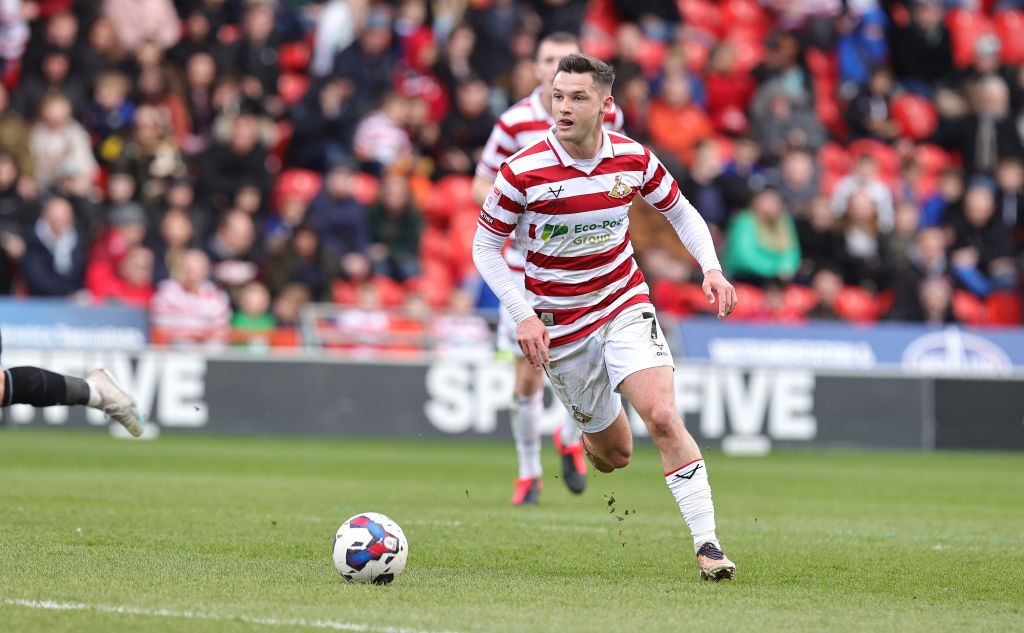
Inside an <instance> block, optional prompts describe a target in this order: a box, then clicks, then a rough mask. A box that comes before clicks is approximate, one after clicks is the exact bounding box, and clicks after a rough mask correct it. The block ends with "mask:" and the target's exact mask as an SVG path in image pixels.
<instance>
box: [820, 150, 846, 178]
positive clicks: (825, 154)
mask: <svg viewBox="0 0 1024 633" xmlns="http://www.w3.org/2000/svg"><path fill="white" fill-rule="evenodd" d="M818 165H820V166H821V168H822V169H824V170H825V171H834V172H838V173H841V174H846V173H849V171H850V170H851V169H853V159H852V158H850V153H849V152H847V151H846V148H845V147H843V146H842V145H840V144H838V143H826V144H824V145H822V147H821V149H820V150H818Z"/></svg>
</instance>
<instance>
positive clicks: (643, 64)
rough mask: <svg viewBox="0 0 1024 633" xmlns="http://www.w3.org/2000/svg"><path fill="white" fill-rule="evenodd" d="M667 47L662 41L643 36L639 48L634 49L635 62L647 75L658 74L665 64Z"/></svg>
mask: <svg viewBox="0 0 1024 633" xmlns="http://www.w3.org/2000/svg"><path fill="white" fill-rule="evenodd" d="M667 53H668V48H667V47H666V46H665V43H664V42H657V41H655V40H652V39H650V38H644V39H643V42H642V44H641V45H640V47H639V50H637V51H636V62H637V64H639V65H640V68H641V69H642V70H643V71H644V74H645V75H647V76H648V77H653V76H655V75H657V74H658V72H659V71H660V70H662V68H663V67H664V65H665V55H666V54H667Z"/></svg>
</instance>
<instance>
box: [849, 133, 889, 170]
mask: <svg viewBox="0 0 1024 633" xmlns="http://www.w3.org/2000/svg"><path fill="white" fill-rule="evenodd" d="M849 149H850V154H851V155H852V156H853V158H854V159H855V160H856V159H858V158H860V157H861V156H863V155H864V154H869V155H871V156H874V158H875V161H877V162H878V171H879V172H880V174H881V176H882V177H883V178H885V179H891V178H892V177H894V176H898V175H899V172H900V155H899V154H898V153H897V152H896V150H895V149H893V148H892V147H889V146H888V145H886V144H885V143H883V142H881V141H876V140H874V139H870V138H862V139H858V140H856V141H854V142H852V143H850V146H849Z"/></svg>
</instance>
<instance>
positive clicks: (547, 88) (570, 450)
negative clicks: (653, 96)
mask: <svg viewBox="0 0 1024 633" xmlns="http://www.w3.org/2000/svg"><path fill="white" fill-rule="evenodd" d="M578 52H580V45H579V40H578V39H577V37H576V36H575V35H572V34H570V33H552V34H550V35H547V36H546V37H544V38H542V39H541V40H540V41H539V42H538V43H537V50H536V51H535V54H534V67H535V73H536V77H537V82H538V86H537V88H536V89H535V90H534V91H533V92H532V93H531V94H530V96H528V97H527V98H525V99H523V100H522V101H520V102H519V103H516V104H515V105H514V106H512V107H511V108H509V109H508V110H506V111H505V112H504V113H503V114H502V115H501V117H500V118H499V119H498V122H497V123H496V124H495V126H494V129H493V130H492V131H491V135H490V137H489V138H488V139H487V144H486V145H485V146H484V149H483V152H482V153H481V156H480V162H479V164H478V165H477V168H476V176H475V178H474V179H473V196H474V198H476V201H477V203H478V204H483V202H484V199H485V198H486V197H487V194H488V192H489V191H490V189H491V185H492V184H493V182H494V178H495V177H496V176H497V175H498V169H499V167H500V166H501V164H502V163H503V162H504V161H505V160H506V159H508V158H509V157H510V156H512V155H513V154H515V153H516V152H518V151H519V150H521V149H522V148H523V147H526V146H527V145H530V144H531V143H534V142H535V141H537V140H539V139H542V138H544V135H546V134H547V132H548V130H549V129H551V126H552V125H554V118H552V116H551V83H552V81H554V78H555V72H556V71H557V69H558V62H559V61H560V60H561V59H562V58H563V57H565V56H566V55H570V54H572V53H578ZM622 121H623V116H622V111H621V110H619V109H618V108H615V107H614V106H613V108H612V109H611V110H610V111H609V112H608V113H607V114H606V115H605V117H604V125H605V127H607V128H608V129H610V130H615V131H622ZM504 255H505V261H506V262H507V263H508V265H509V268H510V269H511V270H512V271H513V273H515V277H516V279H517V281H518V282H519V284H520V290H524V288H523V286H522V284H523V279H524V277H523V263H524V262H523V254H522V251H520V250H519V247H518V246H516V244H515V243H514V241H511V240H510V241H509V242H508V243H507V244H506V245H505V249H504ZM498 348H499V349H502V350H503V351H508V352H511V353H513V354H515V356H516V359H515V372H516V378H515V388H514V393H513V395H512V397H513V408H512V432H513V434H514V436H515V441H516V452H517V453H518V455H519V477H518V478H517V479H516V483H515V490H514V492H513V495H512V503H513V504H516V505H528V504H535V503H537V500H538V497H539V495H540V487H541V480H540V477H541V463H540V448H541V436H540V422H541V420H540V419H541V414H542V412H543V400H544V392H543V387H544V378H543V376H542V375H541V372H540V371H539V370H537V369H536V368H534V367H531V366H530V363H529V362H527V360H526V359H525V358H524V357H523V355H522V352H521V351H520V349H519V346H518V344H517V343H516V338H515V324H514V323H512V322H511V321H510V320H509V316H508V313H507V312H506V311H505V310H504V309H503V310H501V311H500V313H499V316H498ZM581 438H582V436H581V433H580V431H579V429H578V428H577V427H576V425H575V424H572V423H571V422H568V421H567V422H566V423H564V424H562V425H561V426H560V427H559V428H558V429H556V430H555V434H554V441H555V449H556V450H557V451H558V453H559V455H560V456H561V462H562V481H564V482H565V485H566V486H567V487H568V488H569V490H571V491H572V492H574V493H577V494H579V493H582V492H583V490H584V488H585V487H586V484H587V479H586V473H587V465H586V461H585V460H584V459H583V444H582V442H581Z"/></svg>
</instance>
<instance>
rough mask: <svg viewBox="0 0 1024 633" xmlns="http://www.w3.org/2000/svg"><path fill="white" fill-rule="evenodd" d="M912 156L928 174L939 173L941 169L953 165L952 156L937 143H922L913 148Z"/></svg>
mask: <svg viewBox="0 0 1024 633" xmlns="http://www.w3.org/2000/svg"><path fill="white" fill-rule="evenodd" d="M914 158H915V159H916V160H917V163H918V164H919V165H921V170H922V171H924V172H925V173H928V174H933V175H936V174H939V173H940V172H941V171H942V170H943V169H945V168H947V167H951V166H953V165H954V163H955V161H954V160H953V157H952V156H951V155H950V154H949V152H947V151H946V150H944V149H942V148H941V147H939V146H938V145H931V144H928V143H924V144H921V145H918V146H917V149H916V150H914Z"/></svg>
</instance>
